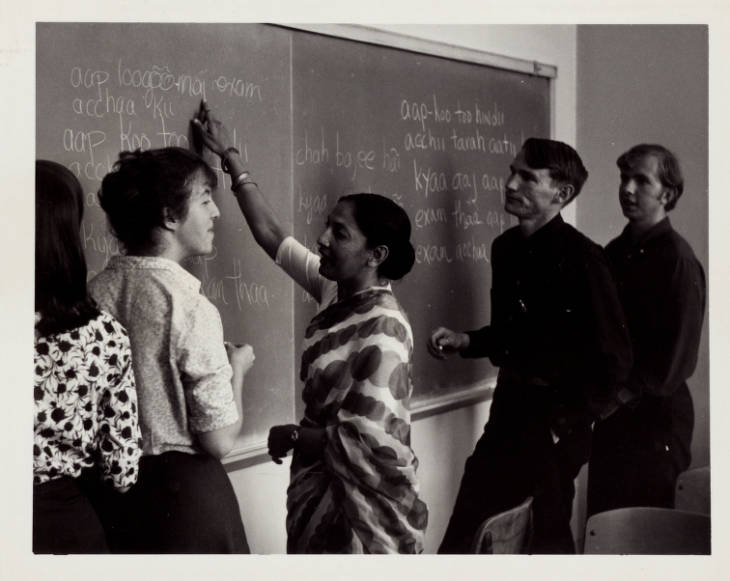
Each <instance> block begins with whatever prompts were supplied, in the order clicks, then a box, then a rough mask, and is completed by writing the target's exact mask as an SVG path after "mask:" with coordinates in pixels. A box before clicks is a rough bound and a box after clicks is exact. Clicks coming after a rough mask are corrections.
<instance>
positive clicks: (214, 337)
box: [178, 296, 243, 458]
mask: <svg viewBox="0 0 730 581" xmlns="http://www.w3.org/2000/svg"><path fill="white" fill-rule="evenodd" d="M178 353H179V360H178V365H179V369H180V373H181V379H182V382H183V385H184V386H185V400H186V404H187V408H188V425H189V429H190V431H191V432H192V433H194V434H195V435H196V436H197V437H198V442H199V444H200V446H201V447H202V448H203V450H205V451H206V452H207V453H208V454H210V455H212V456H215V457H217V458H221V457H223V456H225V455H226V454H227V453H228V452H229V451H230V450H231V448H232V447H233V444H234V443H235V438H236V436H237V435H238V433H239V432H240V429H241V425H242V422H243V417H242V414H241V391H242V385H243V377H242V376H240V377H234V374H233V371H232V369H231V365H230V363H229V361H228V356H227V354H226V350H225V346H224V342H223V327H222V325H221V320H220V315H219V314H218V311H217V310H216V308H215V307H214V306H213V305H212V304H211V303H210V302H209V301H208V300H207V299H206V298H205V297H203V296H201V297H200V300H199V302H198V305H197V307H196V308H195V309H193V310H192V312H191V313H189V315H188V321H187V326H186V329H185V331H184V332H183V333H181V335H180V338H179V344H178ZM232 379H233V380H234V382H233V385H232Z"/></svg>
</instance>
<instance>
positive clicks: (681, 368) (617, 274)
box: [588, 145, 705, 515]
mask: <svg viewBox="0 0 730 581" xmlns="http://www.w3.org/2000/svg"><path fill="white" fill-rule="evenodd" d="M616 163H617V165H618V167H619V170H620V172H621V184H620V186H619V201H620V203H621V208H622V210H623V213H624V216H626V217H627V218H628V220H629V223H628V225H627V226H626V228H624V230H623V232H622V233H621V235H620V236H619V237H618V238H616V239H615V240H613V241H611V242H610V243H609V244H608V246H607V247H606V256H607V258H608V261H609V265H610V267H611V270H612V272H613V275H614V278H615V280H616V284H617V288H618V292H619V298H620V299H621V303H622V305H623V309H624V313H625V314H626V321H627V324H628V326H629V334H630V335H631V342H632V345H633V353H634V366H633V369H632V370H631V374H630V375H629V379H628V381H627V382H626V385H625V387H626V389H624V390H622V395H621V400H622V401H623V402H624V405H623V406H622V407H621V408H620V409H619V410H618V411H617V412H616V413H614V414H613V415H611V416H610V417H608V418H607V419H605V420H604V421H601V422H598V423H597V424H596V427H595V434H594V448H593V454H592V457H591V461H590V463H589V478H588V514H589V515H591V514H594V513H596V512H601V511H604V510H609V509H613V508H619V507H624V506H660V507H671V506H673V502H674V486H675V481H676V478H677V475H678V474H679V473H680V472H681V471H683V470H686V469H687V467H688V466H689V462H690V442H691V440H692V428H693V424H694V412H693V407H692V398H691V397H690V393H689V389H688V387H687V379H688V378H689V377H690V376H691V375H692V373H693V372H694V369H695V365H696V363H697V350H698V347H699V342H700V334H701V331H702V319H703V315H704V310H705V274H704V271H703V269H702V266H701V265H700V263H699V261H698V260H697V258H696V257H695V255H694V253H693V252H692V249H691V248H690V246H689V244H687V242H686V241H685V240H684V238H682V237H681V236H680V235H679V234H677V233H676V232H675V231H674V229H673V228H672V226H671V224H670V223H669V218H668V217H667V212H669V211H670V210H672V209H673V208H674V206H675V204H676V203H677V200H678V199H679V197H680V196H681V195H682V191H683V188H684V181H683V178H682V173H681V171H680V168H679V164H678V162H677V159H676V157H675V156H674V155H673V154H672V153H671V152H670V151H668V150H667V149H666V148H664V147H662V146H660V145H637V146H636V147H633V148H631V149H630V150H629V151H627V152H626V153H624V154H623V155H622V156H621V157H619V159H618V161H617V162H616Z"/></svg>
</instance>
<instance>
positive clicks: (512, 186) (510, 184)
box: [504, 174, 517, 192]
mask: <svg viewBox="0 0 730 581" xmlns="http://www.w3.org/2000/svg"><path fill="white" fill-rule="evenodd" d="M504 189H505V191H509V192H514V191H516V190H517V176H516V175H515V174H510V176H509V177H508V178H507V181H506V182H505V184H504Z"/></svg>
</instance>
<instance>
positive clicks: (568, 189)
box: [553, 184, 575, 207]
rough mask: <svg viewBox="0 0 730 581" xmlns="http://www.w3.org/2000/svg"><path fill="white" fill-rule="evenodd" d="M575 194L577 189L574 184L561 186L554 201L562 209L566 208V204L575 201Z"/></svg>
mask: <svg viewBox="0 0 730 581" xmlns="http://www.w3.org/2000/svg"><path fill="white" fill-rule="evenodd" d="M574 192H575V187H574V186H573V184H561V185H560V186H559V187H558V192H557V193H556V194H555V198H554V199H553V200H554V201H555V202H556V203H559V204H560V205H561V207H562V206H565V204H567V203H568V202H569V201H570V200H572V199H573V194H574Z"/></svg>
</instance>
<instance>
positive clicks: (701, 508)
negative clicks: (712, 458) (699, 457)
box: [674, 466, 710, 515]
mask: <svg viewBox="0 0 730 581" xmlns="http://www.w3.org/2000/svg"><path fill="white" fill-rule="evenodd" d="M674 508H676V509H679V510H686V511H689V512H699V513H701V514H707V515H709V514H710V467H709V466H703V467H702V468H693V469H691V470H687V471H685V472H682V473H681V474H680V475H679V476H678V477H677V486H676V488H675V490H674Z"/></svg>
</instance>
